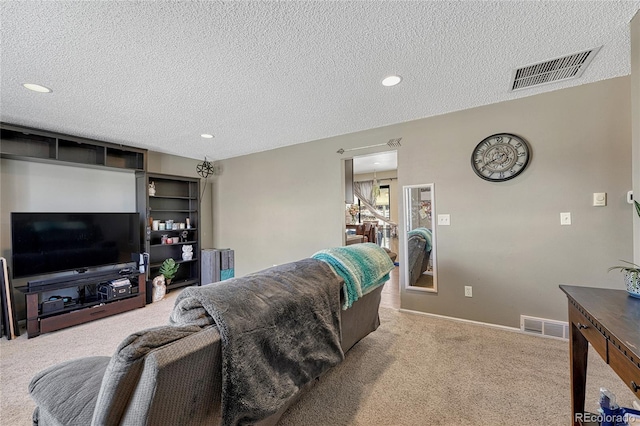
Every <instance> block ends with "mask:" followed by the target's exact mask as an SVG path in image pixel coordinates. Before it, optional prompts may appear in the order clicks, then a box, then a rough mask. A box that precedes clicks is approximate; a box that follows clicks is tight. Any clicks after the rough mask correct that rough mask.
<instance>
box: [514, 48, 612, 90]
mask: <svg viewBox="0 0 640 426" xmlns="http://www.w3.org/2000/svg"><path fill="white" fill-rule="evenodd" d="M601 47H602V46H600V47H596V48H593V49H589V50H585V51H583V52H578V53H574V54H572V55H567V56H564V57H562V58H557V59H551V60H549V61H544V62H539V63H537V64H532V65H527V66H524V67H520V68H518V69H515V70H513V72H512V75H511V91H515V90H521V89H527V88H529V87H533V86H540V85H542V84H549V83H555V82H558V81H563V80H569V79H572V78H578V77H580V76H581V75H582V73H583V72H584V70H585V69H586V68H587V67H588V66H589V64H590V63H591V61H592V60H593V58H594V57H595V56H596V54H597V53H598V52H599V51H600V48H601Z"/></svg>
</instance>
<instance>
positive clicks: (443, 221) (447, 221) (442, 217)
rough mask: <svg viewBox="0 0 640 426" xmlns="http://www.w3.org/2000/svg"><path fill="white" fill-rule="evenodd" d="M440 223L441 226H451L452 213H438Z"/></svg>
mask: <svg viewBox="0 0 640 426" xmlns="http://www.w3.org/2000/svg"><path fill="white" fill-rule="evenodd" d="M438 225H440V226H449V225H451V215H448V214H439V215H438Z"/></svg>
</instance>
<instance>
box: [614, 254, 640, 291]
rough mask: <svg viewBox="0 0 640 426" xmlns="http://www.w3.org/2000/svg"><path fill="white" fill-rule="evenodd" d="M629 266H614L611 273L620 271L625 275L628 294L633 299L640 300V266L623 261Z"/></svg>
mask: <svg viewBox="0 0 640 426" xmlns="http://www.w3.org/2000/svg"><path fill="white" fill-rule="evenodd" d="M621 262H624V263H626V264H628V265H629V266H626V265H623V266H612V267H611V268H609V272H611V271H613V270H615V269H619V270H620V272H622V273H623V274H624V281H625V283H626V285H627V292H628V293H629V295H631V296H633V297H637V298H640V265H636V264H635V263H631V262H627V261H626V260H621Z"/></svg>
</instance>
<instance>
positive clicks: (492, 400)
mask: <svg viewBox="0 0 640 426" xmlns="http://www.w3.org/2000/svg"><path fill="white" fill-rule="evenodd" d="M177 294H178V292H172V293H170V294H169V295H168V296H167V298H166V299H165V300H163V301H162V302H159V303H154V304H151V305H149V306H147V307H145V308H143V309H137V310H135V311H131V312H127V313H124V314H120V315H117V316H114V317H110V318H105V319H102V320H99V321H94V322H92V323H87V324H83V325H80V326H76V327H73V328H69V329H66V330H61V331H58V332H55V333H48V334H43V335H41V336H39V337H37V338H33V339H27V338H26V336H25V335H23V336H20V337H19V338H18V339H16V340H11V341H7V340H6V339H4V338H3V339H2V340H1V341H0V424H2V425H28V424H30V419H31V413H32V411H33V408H34V404H33V402H32V401H31V399H30V398H29V395H28V393H27V386H28V383H29V381H30V379H31V377H32V376H33V375H34V374H35V373H36V372H37V371H38V370H41V369H43V368H45V367H47V366H49V365H53V364H56V363H58V362H60V361H63V360H66V359H70V358H75V357H81V356H87V355H111V354H112V353H113V351H114V350H115V348H116V346H117V345H118V343H119V342H120V341H121V340H122V339H124V337H126V336H127V335H128V334H129V333H131V332H133V331H136V330H140V329H143V328H147V327H151V326H155V325H160V324H165V323H167V320H168V316H169V312H170V310H171V308H172V307H173V302H174V300H175V297H176V295H177ZM380 314H381V320H382V325H381V327H380V328H379V329H378V330H377V331H376V332H374V333H373V334H371V335H370V336H368V337H367V338H365V339H364V340H362V341H361V342H360V343H358V345H356V346H355V347H354V348H353V349H352V350H351V351H350V352H349V353H348V354H347V358H346V360H345V361H344V362H343V363H342V364H340V365H339V366H337V367H335V368H334V369H332V370H331V371H330V372H328V373H327V374H326V375H325V376H324V377H323V378H322V379H321V380H320V381H319V383H318V384H317V385H316V386H315V387H314V388H313V389H312V390H311V391H310V392H309V393H307V394H306V395H305V396H303V398H302V399H301V400H300V401H298V403H297V404H296V405H294V406H293V407H292V408H290V409H289V411H287V413H285V416H284V417H283V418H282V420H281V422H280V423H279V424H280V425H287V426H288V425H296V426H298V425H456V426H457V425H479V426H480V425H482V426H487V425H505V424H531V425H563V426H564V425H567V424H569V417H570V409H569V400H570V398H569V355H568V343H567V342H566V341H560V340H554V339H545V338H540V337H535V336H528V335H523V334H520V333H514V332H510V331H504V330H499V329H494V328H489V327H483V326H478V325H473V324H467V323H461V322H457V321H450V320H445V319H439V318H431V317H428V316H424V315H417V314H408V313H401V312H398V311H396V310H393V309H386V308H381V310H380ZM589 363H590V366H589V374H588V382H587V389H588V395H587V408H588V409H589V410H591V411H594V410H595V409H596V408H597V398H598V388H599V387H600V386H605V387H608V388H610V389H611V390H612V391H613V392H615V393H616V395H617V396H618V399H619V401H620V402H621V403H622V405H626V406H630V405H631V403H632V401H633V394H632V393H631V391H630V390H629V389H628V388H626V387H625V386H624V384H623V383H622V382H621V381H620V379H618V378H617V376H615V374H614V373H613V372H612V371H611V370H610V369H609V367H608V366H607V365H606V364H604V362H603V361H602V360H600V358H599V357H598V356H597V354H595V352H594V351H591V356H590V359H589Z"/></svg>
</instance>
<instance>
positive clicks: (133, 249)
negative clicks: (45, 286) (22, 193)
mask: <svg viewBox="0 0 640 426" xmlns="http://www.w3.org/2000/svg"><path fill="white" fill-rule="evenodd" d="M139 220H140V219H139V214H138V213H11V241H12V250H13V257H12V259H13V277H14V278H22V277H27V276H33V275H43V274H49V273H54V272H63V271H72V270H79V271H84V270H87V269H88V268H93V267H98V266H105V265H117V264H124V263H129V262H131V261H132V260H131V259H132V254H134V253H136V254H137V253H139V252H140V221H139Z"/></svg>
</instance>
